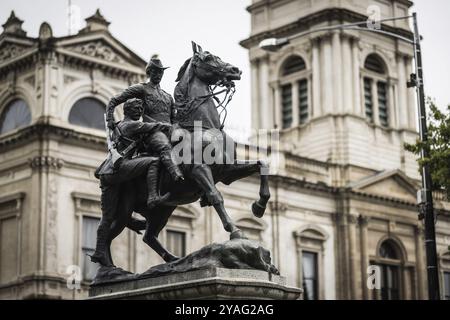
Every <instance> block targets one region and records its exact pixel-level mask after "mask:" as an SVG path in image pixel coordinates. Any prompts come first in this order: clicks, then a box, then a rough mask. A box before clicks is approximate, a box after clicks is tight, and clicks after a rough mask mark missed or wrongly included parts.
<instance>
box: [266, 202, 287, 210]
mask: <svg viewBox="0 0 450 320" xmlns="http://www.w3.org/2000/svg"><path fill="white" fill-rule="evenodd" d="M269 208H270V211H271V212H285V211H287V209H288V208H289V206H288V205H287V204H286V203H282V202H280V201H269Z"/></svg>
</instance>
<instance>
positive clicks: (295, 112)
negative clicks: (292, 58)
mask: <svg viewBox="0 0 450 320" xmlns="http://www.w3.org/2000/svg"><path fill="white" fill-rule="evenodd" d="M298 106H299V103H298V81H294V82H293V83H292V126H293V127H297V126H298V125H299V121H298V120H299V119H298V118H299V110H298Z"/></svg>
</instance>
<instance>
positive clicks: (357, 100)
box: [352, 38, 364, 116]
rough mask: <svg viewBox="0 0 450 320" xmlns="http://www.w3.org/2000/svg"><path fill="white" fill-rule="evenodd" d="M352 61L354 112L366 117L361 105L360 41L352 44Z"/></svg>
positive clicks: (356, 40)
mask: <svg viewBox="0 0 450 320" xmlns="http://www.w3.org/2000/svg"><path fill="white" fill-rule="evenodd" d="M352 59H353V81H352V83H353V107H354V108H355V109H354V112H355V113H356V114H358V115H360V116H364V108H363V105H362V103H361V76H360V70H359V69H360V65H361V62H360V57H359V40H358V39H356V38H353V42H352Z"/></svg>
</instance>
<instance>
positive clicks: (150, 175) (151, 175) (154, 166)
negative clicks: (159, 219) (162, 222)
mask: <svg viewBox="0 0 450 320" xmlns="http://www.w3.org/2000/svg"><path fill="white" fill-rule="evenodd" d="M158 174H159V162H158V161H153V162H152V163H151V164H150V167H149V168H148V172H147V186H148V197H147V208H148V209H153V208H154V207H156V206H157V205H158V204H160V203H161V202H163V201H165V200H167V198H168V197H169V194H168V193H166V194H165V195H164V196H162V197H160V196H159V192H158Z"/></svg>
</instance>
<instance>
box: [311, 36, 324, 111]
mask: <svg viewBox="0 0 450 320" xmlns="http://www.w3.org/2000/svg"><path fill="white" fill-rule="evenodd" d="M319 45H320V40H319V39H318V38H316V39H313V40H312V68H313V70H312V92H313V94H312V97H313V104H312V110H311V118H313V117H318V116H320V115H321V114H322V107H323V106H322V104H321V101H320V56H319Z"/></svg>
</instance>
